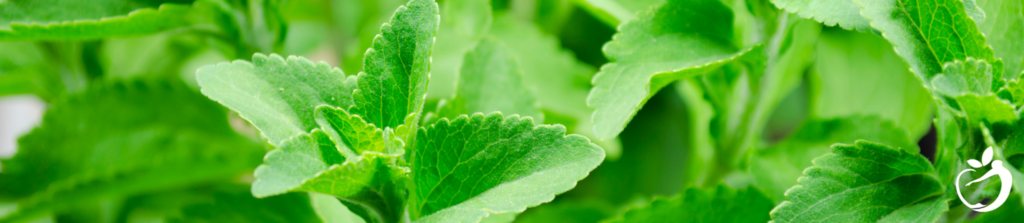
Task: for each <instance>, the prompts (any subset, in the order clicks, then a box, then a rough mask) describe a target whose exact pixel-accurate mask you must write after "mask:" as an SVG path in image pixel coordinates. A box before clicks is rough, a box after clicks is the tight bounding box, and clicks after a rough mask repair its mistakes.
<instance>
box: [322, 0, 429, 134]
mask: <svg viewBox="0 0 1024 223" xmlns="http://www.w3.org/2000/svg"><path fill="white" fill-rule="evenodd" d="M439 22H440V18H439V16H438V8H437V3H435V2H434V1H433V0H412V1H409V3H407V4H406V5H404V6H399V7H398V9H397V10H395V14H394V15H393V16H392V18H391V22H389V23H385V24H384V25H382V26H381V29H380V32H381V33H380V34H379V35H377V36H376V37H375V38H374V39H373V45H372V46H371V47H370V49H367V50H366V56H365V57H364V58H363V69H364V72H360V73H359V76H358V79H359V80H358V83H359V87H358V88H357V89H356V91H355V93H354V94H353V99H354V100H355V104H356V107H355V108H354V110H353V112H352V113H355V114H359V115H361V116H362V117H363V118H364V119H366V121H367V122H369V123H371V124H373V125H375V126H377V127H378V128H381V129H385V128H392V129H396V130H399V131H401V130H400V129H397V128H398V126H400V125H403V124H404V125H406V128H408V129H409V130H406V131H408V132H407V133H404V134H403V133H401V132H400V133H399V134H401V135H405V134H409V135H408V136H402V137H401V138H403V139H409V137H411V136H412V135H413V133H412V132H413V131H411V130H414V129H416V124H417V122H419V116H420V114H421V113H422V110H423V101H424V100H425V99H426V94H427V82H428V78H429V76H430V75H429V72H430V53H431V51H432V50H433V48H434V35H435V34H437V27H438V25H439ZM342 108H344V107H342Z"/></svg>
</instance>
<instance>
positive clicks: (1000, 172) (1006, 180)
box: [956, 147, 1013, 212]
mask: <svg viewBox="0 0 1024 223" xmlns="http://www.w3.org/2000/svg"><path fill="white" fill-rule="evenodd" d="M989 163H992V169H991V170H989V171H988V172H987V173H985V175H984V176H981V178H978V179H977V180H974V181H971V182H968V183H967V186H968V187H970V186H971V184H974V183H977V182H981V181H984V180H986V179H988V178H990V177H992V176H999V180H1000V181H1002V183H1001V184H1002V185H1000V186H1001V187H1000V188H999V196H997V197H996V200H995V201H993V202H992V203H991V204H988V205H984V204H981V203H977V204H971V203H970V202H967V200H965V199H964V195H963V193H960V176H963V175H964V173H967V172H974V169H966V170H964V171H961V172H960V174H957V175H956V195H959V196H960V201H961V202H964V205H967V207H970V208H971V209H974V211H977V212H988V211H991V210H995V209H996V208H999V206H1001V205H1003V202H1006V198H1008V197H1010V189H1011V188H1012V187H1013V175H1010V171H1009V170H1007V169H1006V167H1003V161H1000V160H996V161H995V162H993V161H992V147H988V149H985V152H983V153H982V154H981V162H978V160H975V159H970V160H967V164H968V165H971V167H974V168H981V167H983V166H987V165H988V164H989Z"/></svg>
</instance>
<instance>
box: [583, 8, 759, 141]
mask: <svg viewBox="0 0 1024 223" xmlns="http://www.w3.org/2000/svg"><path fill="white" fill-rule="evenodd" d="M698 20H699V21H707V22H699V23H696V22H692V21H698ZM732 21H733V14H732V11H731V9H729V8H728V7H727V6H725V5H723V4H722V3H721V2H720V1H711V0H694V1H687V0H670V1H668V3H666V4H665V5H662V6H660V7H657V8H654V9H652V10H649V11H644V12H642V13H641V14H640V16H639V17H638V18H637V19H636V20H633V21H630V22H627V23H625V24H623V25H622V26H620V27H619V33H618V34H616V36H615V37H614V39H613V40H612V41H611V42H609V43H607V44H606V45H605V46H604V52H605V55H606V56H608V57H609V59H610V60H611V61H612V62H611V63H609V64H606V65H604V66H603V67H602V68H601V71H600V72H598V73H597V74H596V75H595V76H594V79H593V83H594V88H593V89H592V90H591V92H590V96H589V97H588V98H587V102H588V103H589V105H590V106H591V107H593V108H595V109H596V110H595V111H594V114H593V118H592V120H593V121H594V130H595V132H597V136H598V138H599V139H608V138H611V137H614V136H616V135H618V133H619V132H621V131H622V129H623V128H625V125H626V123H628V122H629V120H630V119H631V118H632V117H633V115H635V114H636V112H637V111H638V110H639V109H640V108H641V107H642V106H643V104H644V102H646V101H647V99H650V97H651V96H652V95H654V93H657V92H658V90H660V89H661V88H662V87H664V86H665V85H667V84H669V83H671V82H672V81H675V80H679V79H682V78H686V77H691V76H694V75H700V74H702V73H705V72H708V71H710V70H714V69H716V68H718V67H720V66H721V65H723V64H725V63H727V62H729V61H731V60H734V59H736V58H738V57H740V56H743V55H744V54H757V53H760V51H759V50H757V49H759V47H754V48H748V49H743V50H740V49H739V48H738V47H737V46H736V45H734V41H733V40H732V38H733V29H732Z"/></svg>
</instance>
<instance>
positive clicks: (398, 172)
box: [297, 153, 409, 222]
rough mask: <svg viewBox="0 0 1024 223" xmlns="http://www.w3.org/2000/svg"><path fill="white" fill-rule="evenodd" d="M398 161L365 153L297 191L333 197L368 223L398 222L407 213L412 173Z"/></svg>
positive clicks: (333, 168) (316, 177) (323, 173)
mask: <svg viewBox="0 0 1024 223" xmlns="http://www.w3.org/2000/svg"><path fill="white" fill-rule="evenodd" d="M397 159H398V157H395V156H388V155H379V154H378V153H364V154H363V155H362V156H360V157H359V158H358V159H357V160H354V161H351V162H346V163H344V164H341V165H334V166H331V167H330V169H328V170H327V171H324V172H322V173H320V174H317V175H316V176H315V177H313V178H311V179H308V180H307V181H305V182H303V184H302V186H301V187H299V188H297V190H301V191H310V192H317V193H323V194H330V195H334V196H335V197H338V199H339V200H340V201H341V202H342V203H343V204H345V205H346V206H348V207H349V210H350V211H352V213H355V214H356V215H359V216H361V217H363V220H366V221H367V222H398V221H399V219H400V218H401V216H402V212H403V210H404V209H405V195H406V194H407V193H406V192H405V186H406V183H405V180H406V179H407V174H408V173H409V169H408V168H405V167H400V166H397V165H396V164H395V163H396V162H397Z"/></svg>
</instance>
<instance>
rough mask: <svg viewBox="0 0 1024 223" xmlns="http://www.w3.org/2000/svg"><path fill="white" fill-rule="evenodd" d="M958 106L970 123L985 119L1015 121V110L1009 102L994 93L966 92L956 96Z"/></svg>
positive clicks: (1007, 122)
mask: <svg viewBox="0 0 1024 223" xmlns="http://www.w3.org/2000/svg"><path fill="white" fill-rule="evenodd" d="M956 101H957V102H958V103H959V104H960V108H961V109H963V110H964V113H965V114H966V115H967V118H968V120H971V123H978V122H983V121H987V122H988V123H1006V124H1011V123H1016V122H1017V119H1019V118H1020V117H1018V116H1017V112H1016V110H1014V108H1013V105H1012V104H1010V103H1009V102H1007V101H1005V100H1003V99H1000V98H999V97H997V96H996V95H987V96H978V95H975V94H966V95H962V96H959V97H956Z"/></svg>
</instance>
